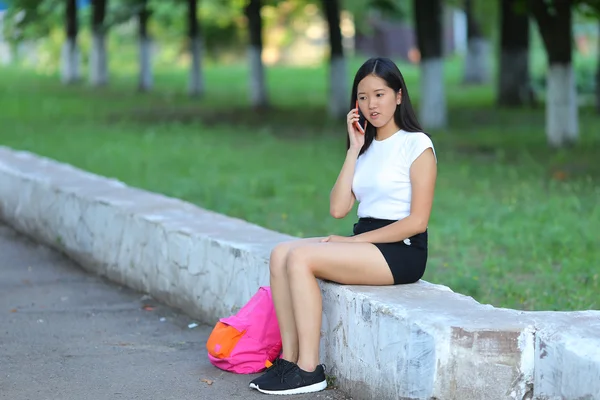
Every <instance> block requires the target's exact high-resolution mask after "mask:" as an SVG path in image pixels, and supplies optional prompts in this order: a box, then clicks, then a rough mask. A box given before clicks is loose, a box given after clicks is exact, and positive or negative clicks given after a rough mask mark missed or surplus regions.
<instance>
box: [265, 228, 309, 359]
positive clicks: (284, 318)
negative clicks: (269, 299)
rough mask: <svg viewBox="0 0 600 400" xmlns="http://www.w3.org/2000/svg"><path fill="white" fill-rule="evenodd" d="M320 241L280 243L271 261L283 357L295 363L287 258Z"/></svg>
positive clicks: (294, 325)
mask: <svg viewBox="0 0 600 400" xmlns="http://www.w3.org/2000/svg"><path fill="white" fill-rule="evenodd" d="M320 240H321V238H308V239H299V240H295V241H292V242H285V243H280V244H278V245H277V246H275V248H274V249H273V251H272V252H271V258H270V261H269V269H270V271H271V283H270V285H271V294H272V296H273V304H274V305H275V312H276V314H277V322H278V323H279V331H280V333H281V340H282V342H283V356H282V357H283V359H285V360H287V361H290V362H293V363H295V362H297V361H298V331H297V328H296V321H295V317H294V309H293V307H292V298H291V294H290V284H289V279H288V275H287V272H286V262H287V256H288V253H289V252H290V250H291V249H293V248H295V247H297V246H301V245H304V244H307V243H316V242H319V241H320Z"/></svg>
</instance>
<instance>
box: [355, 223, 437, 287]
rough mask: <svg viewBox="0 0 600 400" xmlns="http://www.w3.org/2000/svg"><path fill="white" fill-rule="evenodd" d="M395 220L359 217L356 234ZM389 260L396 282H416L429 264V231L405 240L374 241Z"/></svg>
mask: <svg viewBox="0 0 600 400" xmlns="http://www.w3.org/2000/svg"><path fill="white" fill-rule="evenodd" d="M394 222H396V221H395V220H388V219H377V218H359V220H358V222H357V223H355V224H354V235H359V234H361V233H364V232H369V231H372V230H375V229H379V228H382V227H384V226H386V225H389V224H391V223H394ZM373 244H374V245H375V246H376V247H377V248H378V249H379V251H381V254H383V257H384V258H385V260H386V261H387V264H388V266H389V267H390V270H391V271H392V275H393V277H394V284H395V285H401V284H407V283H415V282H417V281H418V280H419V279H421V278H422V277H423V274H425V266H426V264H427V231H425V232H423V233H418V234H416V235H414V236H412V237H410V238H408V239H407V240H405V241H400V242H393V243H373Z"/></svg>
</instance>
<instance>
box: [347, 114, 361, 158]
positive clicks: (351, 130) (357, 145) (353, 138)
mask: <svg viewBox="0 0 600 400" xmlns="http://www.w3.org/2000/svg"><path fill="white" fill-rule="evenodd" d="M358 120H359V115H358V110H357V109H356V108H353V109H352V110H350V112H349V113H348V115H347V123H348V137H349V138H350V148H352V149H354V150H359V151H360V149H362V147H363V145H364V144H365V135H364V134H363V133H361V132H360V131H359V130H358V129H357V128H356V126H354V123H355V122H357V123H358Z"/></svg>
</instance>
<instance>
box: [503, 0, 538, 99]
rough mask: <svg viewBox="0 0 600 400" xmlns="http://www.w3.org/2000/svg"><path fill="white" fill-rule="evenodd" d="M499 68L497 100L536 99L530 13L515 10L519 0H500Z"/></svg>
mask: <svg viewBox="0 0 600 400" xmlns="http://www.w3.org/2000/svg"><path fill="white" fill-rule="evenodd" d="M500 2H501V11H500V71H498V72H499V79H498V104H499V105H501V106H522V105H526V104H532V103H533V102H534V97H533V90H532V88H531V84H530V78H529V16H528V15H527V13H526V12H522V13H518V12H517V11H516V10H515V6H516V3H518V2H519V0H500Z"/></svg>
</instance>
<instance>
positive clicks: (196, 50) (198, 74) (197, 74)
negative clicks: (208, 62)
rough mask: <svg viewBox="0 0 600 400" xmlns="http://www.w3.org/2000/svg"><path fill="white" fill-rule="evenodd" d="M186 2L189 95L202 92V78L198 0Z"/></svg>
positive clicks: (201, 93)
mask: <svg viewBox="0 0 600 400" xmlns="http://www.w3.org/2000/svg"><path fill="white" fill-rule="evenodd" d="M187 4H188V40H189V51H190V55H191V59H192V62H191V66H190V83H189V88H188V90H189V93H190V95H191V96H201V95H203V94H204V79H203V78H202V47H203V46H202V37H201V35H200V24H199V22H198V0H187Z"/></svg>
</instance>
